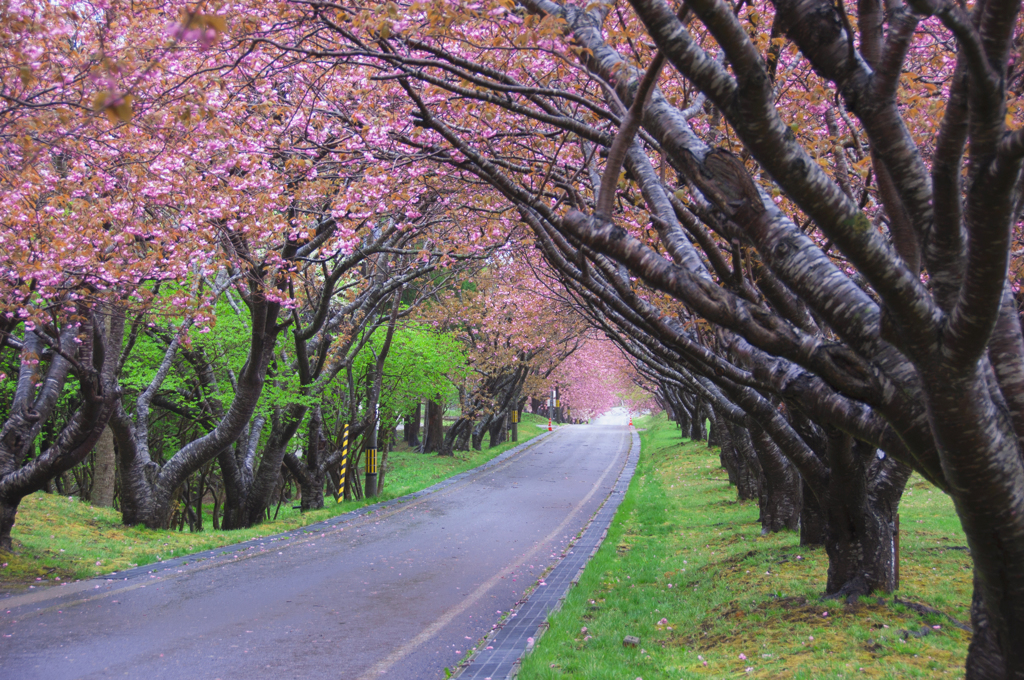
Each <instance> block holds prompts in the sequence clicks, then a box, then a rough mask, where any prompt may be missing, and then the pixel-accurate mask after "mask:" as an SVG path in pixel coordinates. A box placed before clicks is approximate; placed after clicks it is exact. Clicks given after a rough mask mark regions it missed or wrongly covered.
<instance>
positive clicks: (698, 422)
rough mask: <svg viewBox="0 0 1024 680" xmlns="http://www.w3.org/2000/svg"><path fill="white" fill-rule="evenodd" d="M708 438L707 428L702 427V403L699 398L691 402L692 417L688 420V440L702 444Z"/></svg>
mask: <svg viewBox="0 0 1024 680" xmlns="http://www.w3.org/2000/svg"><path fill="white" fill-rule="evenodd" d="M707 438H708V431H707V428H706V427H705V426H704V402H703V400H702V399H700V398H699V397H695V398H694V400H693V416H692V417H691V418H690V439H691V440H693V441H695V442H702V441H704V440H706V439H707Z"/></svg>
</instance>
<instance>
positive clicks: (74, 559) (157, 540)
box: [0, 414, 547, 591]
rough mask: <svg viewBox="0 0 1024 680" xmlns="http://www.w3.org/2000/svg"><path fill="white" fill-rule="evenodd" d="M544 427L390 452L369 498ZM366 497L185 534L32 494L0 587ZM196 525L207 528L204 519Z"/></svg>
mask: <svg viewBox="0 0 1024 680" xmlns="http://www.w3.org/2000/svg"><path fill="white" fill-rule="evenodd" d="M541 421H543V423H542V422H541ZM541 424H543V426H544V428H543V429H542V428H541V427H540V425H541ZM546 428H547V419H543V418H541V417H540V416H534V415H531V414H524V415H523V422H522V423H521V424H520V426H519V442H518V443H512V442H507V443H505V444H500V445H498V446H496V447H494V448H486V441H487V438H486V437H485V438H484V442H485V445H484V446H485V448H484V450H483V451H459V452H456V454H455V455H454V456H452V457H441V456H437V455H424V454H421V453H412V452H408V451H406V452H401V451H398V452H392V453H390V454H389V455H388V468H389V470H388V473H387V476H386V478H385V486H384V490H383V493H381V494H380V495H379V496H378V497H377V498H375V499H373V502H378V501H385V500H388V499H391V498H397V497H399V496H404V495H406V494H409V493H413V492H415V491H419V490H420V489H425V488H427V487H428V486H432V485H433V484H436V483H437V482H439V481H441V480H443V479H447V478H448V477H451V476H453V475H456V474H458V473H460V472H464V471H466V470H469V469H472V468H474V467H477V466H478V465H482V464H483V463H486V462H487V461H489V460H491V459H492V458H494V457H495V456H497V455H499V454H501V453H504V452H505V451H507V450H508V449H510V448H512V447H513V446H518V444H521V443H523V442H524V441H527V440H529V439H532V438H533V437H536V436H537V435H539V434H541V433H542V432H545V431H546ZM368 503H369V501H366V500H362V501H350V502H347V503H335V502H334V501H333V499H331V498H330V497H328V498H327V504H326V507H325V508H323V509H322V510H314V511H311V512H307V513H302V512H300V511H299V510H295V509H293V508H292V504H291V503H287V502H286V503H285V504H283V505H282V506H281V509H280V512H279V514H278V516H277V520H275V521H268V522H264V523H263V524H261V525H259V526H257V527H254V528H252V529H239V530H236V531H213V530H212V529H208V530H206V531H202V532H197V533H190V532H188V531H185V532H179V531H154V530H151V529H146V528H144V527H126V526H124V525H123V524H121V514H120V513H119V512H117V511H116V510H111V509H107V508H96V507H93V506H91V505H89V504H88V503H82V502H79V501H78V500H77V499H74V498H68V497H65V496H56V495H53V494H46V493H42V492H40V493H36V494H32V495H31V496H28V497H26V498H25V499H24V500H23V501H22V502H21V505H20V506H19V509H18V516H17V522H16V524H15V525H14V531H13V532H12V538H13V540H14V552H13V554H9V553H0V589H2V590H6V591H12V590H21V589H24V588H27V587H28V586H36V585H52V584H54V583H59V582H67V581H73V580H76V579H83V578H90V577H92V576H98V575H102V574H109V573H110V572H112V571H121V570H123V569H128V568H131V567H134V566H139V565H144V564H151V563H153V562H156V561H159V560H161V559H169V558H171V557H178V556H181V555H187V554H190V553H193V552H199V551H202V550H209V549H211V548H216V547H219V546H222V545H230V544H232V543H240V542H242V541H245V540H248V539H250V538H254V537H257V536H269V535H272V534H276V533H280V532H283V531H288V530H290V529H297V528H299V527H302V526H306V525H308V524H313V523H315V522H320V521H322V520H325V519H328V518H330V517H334V516H335V515H338V514H341V513H344V512H350V511H352V510H355V509H357V508H359V507H362V506H364V505H367V504H368ZM204 524H205V526H212V522H211V521H210V518H209V517H207V518H206V519H205V520H204Z"/></svg>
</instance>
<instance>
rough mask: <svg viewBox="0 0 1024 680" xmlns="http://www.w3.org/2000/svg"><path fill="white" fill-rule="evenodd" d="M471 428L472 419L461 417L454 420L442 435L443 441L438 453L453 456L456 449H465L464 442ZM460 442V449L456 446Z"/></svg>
mask: <svg viewBox="0 0 1024 680" xmlns="http://www.w3.org/2000/svg"><path fill="white" fill-rule="evenodd" d="M472 429H473V420H472V419H471V418H466V417H462V418H459V419H458V420H456V421H455V423H454V424H453V425H452V426H451V427H450V428H448V433H447V434H445V436H444V442H443V443H442V444H441V451H440V452H439V454H438V455H441V456H453V455H455V451H456V449H458V450H460V451H463V450H465V448H466V444H465V442H466V440H467V438H468V437H469V433H470V432H471V431H472ZM460 443H461V444H462V448H461V449H459V448H458V446H459V444H460Z"/></svg>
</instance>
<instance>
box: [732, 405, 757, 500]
mask: <svg viewBox="0 0 1024 680" xmlns="http://www.w3.org/2000/svg"><path fill="white" fill-rule="evenodd" d="M727 427H728V429H729V433H730V435H731V440H732V445H733V448H734V449H735V451H736V464H737V481H736V496H737V498H738V499H739V500H741V501H749V500H753V499H755V498H760V497H761V463H760V461H759V460H758V459H757V452H756V451H755V450H754V442H753V440H752V439H751V437H750V432H749V431H748V430H747V429H746V428H745V427H741V426H739V425H734V424H732V423H728V425H727Z"/></svg>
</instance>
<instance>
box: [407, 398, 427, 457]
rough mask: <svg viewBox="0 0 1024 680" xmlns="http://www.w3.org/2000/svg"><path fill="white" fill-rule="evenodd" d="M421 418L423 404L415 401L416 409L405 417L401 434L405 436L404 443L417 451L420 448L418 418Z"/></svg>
mask: <svg viewBox="0 0 1024 680" xmlns="http://www.w3.org/2000/svg"><path fill="white" fill-rule="evenodd" d="M422 416H423V404H422V402H419V401H417V402H416V408H415V409H413V410H412V412H411V413H409V414H408V415H407V416H406V417H405V427H404V428H403V434H404V435H405V441H406V443H407V444H409V446H410V447H412V448H414V449H418V448H419V447H420V418H421V417H422Z"/></svg>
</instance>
